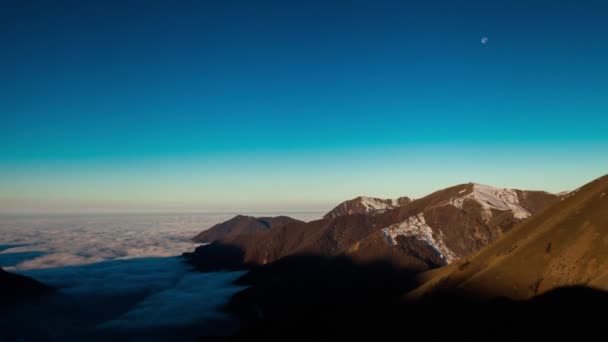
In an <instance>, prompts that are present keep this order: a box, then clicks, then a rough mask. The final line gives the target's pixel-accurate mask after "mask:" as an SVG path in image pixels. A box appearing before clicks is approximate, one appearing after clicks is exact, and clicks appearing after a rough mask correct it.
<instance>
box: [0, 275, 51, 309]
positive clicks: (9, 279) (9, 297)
mask: <svg viewBox="0 0 608 342" xmlns="http://www.w3.org/2000/svg"><path fill="white" fill-rule="evenodd" d="M50 289H51V288H50V287H48V286H46V285H44V284H42V283H40V282H38V281H36V280H34V279H32V278H28V277H25V276H22V275H18V274H13V273H9V272H6V271H5V270H3V269H2V268H0V304H8V303H14V302H17V301H19V300H22V299H26V298H29V297H32V296H37V295H41V294H44V293H46V292H48V291H49V290H50Z"/></svg>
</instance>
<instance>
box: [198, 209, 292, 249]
mask: <svg viewBox="0 0 608 342" xmlns="http://www.w3.org/2000/svg"><path fill="white" fill-rule="evenodd" d="M294 222H302V221H298V220H296V219H292V218H291V217H287V216H277V217H253V216H244V215H237V216H235V217H233V218H232V219H230V220H228V221H225V222H222V223H219V224H216V225H214V226H213V227H211V228H209V229H207V230H205V231H203V232H201V233H199V234H198V235H196V236H195V237H194V238H192V240H194V241H195V242H213V241H223V242H230V241H233V240H234V239H235V238H237V237H239V236H243V235H249V234H255V233H260V232H264V231H267V230H269V229H272V228H276V227H279V226H284V225H286V224H288V223H294Z"/></svg>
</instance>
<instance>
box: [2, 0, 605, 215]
mask: <svg viewBox="0 0 608 342" xmlns="http://www.w3.org/2000/svg"><path fill="white" fill-rule="evenodd" d="M0 6H1V8H0V46H2V57H1V58H0V74H1V75H2V77H0V156H1V157H0V204H1V205H2V207H3V208H4V210H5V211H12V210H26V211H28V210H32V211H36V210H40V211H45V210H62V211H80V210H95V209H107V210H143V209H146V210H197V211H198V210H207V211H217V210H316V209H321V210H323V209H326V208H328V207H330V206H331V205H333V204H335V203H337V202H339V201H341V200H343V199H346V198H349V197H353V196H356V195H359V194H367V195H374V196H386V197H394V196H400V195H409V196H413V197H418V196H422V195H424V194H427V193H429V192H431V191H433V190H437V189H439V188H442V187H445V186H449V185H454V184H457V183H462V182H468V181H476V182H482V183H488V184H492V185H497V186H508V187H518V188H530V189H545V190H549V191H561V190H565V189H571V188H574V187H577V186H579V185H581V184H582V183H584V182H586V181H588V180H591V179H593V178H595V177H597V176H600V175H602V174H604V173H607V170H608V157H607V155H608V154H606V151H607V150H608V149H607V147H608V134H606V132H608V118H607V117H606V110H607V108H608V87H607V86H606V80H607V79H608V63H606V62H605V61H606V60H608V45H607V44H606V43H605V42H606V41H608V27H607V26H606V25H605V22H604V20H605V18H606V17H608V4H605V2H602V1H563V2H559V3H557V2H553V1H479V2H474V1H458V2H454V1H449V2H448V1H445V2H440V1H419V2H407V1H214V2H205V1H180V2H179V4H175V3H174V2H170V1H132V0H131V1H106V2H93V1H88V2H82V1H33V2H30V1H4V2H2V5H0ZM482 37H487V38H488V41H487V43H486V44H482V43H481V39H482Z"/></svg>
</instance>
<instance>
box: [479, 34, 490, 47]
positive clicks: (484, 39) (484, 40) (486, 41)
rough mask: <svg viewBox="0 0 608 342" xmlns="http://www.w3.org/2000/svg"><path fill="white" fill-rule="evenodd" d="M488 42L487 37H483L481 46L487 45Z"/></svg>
mask: <svg viewBox="0 0 608 342" xmlns="http://www.w3.org/2000/svg"><path fill="white" fill-rule="evenodd" d="M488 40H489V39H488V37H485V36H484V37H481V44H483V45H486V44H488Z"/></svg>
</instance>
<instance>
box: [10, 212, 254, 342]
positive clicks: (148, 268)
mask: <svg viewBox="0 0 608 342" xmlns="http://www.w3.org/2000/svg"><path fill="white" fill-rule="evenodd" d="M232 216H233V215H232V214H216V215H208V214H201V215H181V214H179V215H160V214H145V215H97V216H90V215H87V216H85V215H79V216H57V215H56V216H48V217H39V216H37V217H16V216H12V217H11V216H9V217H6V216H5V217H1V216H0V264H2V265H3V266H9V267H7V268H8V269H10V270H12V271H14V272H17V273H21V274H25V275H27V276H31V277H33V278H35V279H37V280H40V281H42V282H44V283H46V284H49V285H52V286H54V287H56V288H58V289H59V290H58V291H57V294H56V295H55V297H54V298H55V299H51V300H50V304H49V303H44V304H42V303H39V304H37V307H36V309H31V308H25V307H23V308H20V309H19V310H20V311H19V312H15V313H14V314H12V315H10V317H11V319H12V321H11V322H5V323H6V324H5V326H4V329H18V330H16V331H15V332H14V333H15V334H17V335H16V336H21V335H22V334H25V335H26V336H25V337H27V339H33V340H46V339H49V336H51V335H52V334H56V333H57V331H62V332H63V334H64V335H65V338H63V337H64V336H62V338H61V339H62V340H82V339H84V338H85V337H86V338H88V337H90V336H93V335H94V336H99V337H100V339H101V340H108V339H113V338H114V337H115V336H118V339H122V338H124V339H135V340H153V339H156V340H166V339H168V338H169V337H171V336H174V335H172V334H173V332H178V333H179V334H180V336H183V334H184V330H187V331H189V334H190V335H189V336H193V337H196V336H200V335H201V334H204V331H201V329H219V330H220V331H223V330H221V329H223V328H222V327H223V326H224V325H230V324H228V323H226V322H227V321H229V320H228V319H227V317H225V316H224V315H223V314H221V313H220V311H219V310H218V307H219V306H220V305H222V304H224V303H226V302H227V301H228V299H229V298H230V296H232V295H233V294H234V293H235V292H237V291H239V289H240V288H239V287H237V286H234V285H232V282H233V281H234V280H235V279H236V278H238V277H239V276H240V275H242V273H241V272H213V273H200V272H196V271H193V270H192V269H191V267H190V266H189V265H188V264H187V263H185V262H184V261H183V259H182V258H181V257H179V256H180V255H181V254H182V253H183V252H187V251H192V250H193V249H194V248H195V247H196V246H197V244H195V243H193V242H191V241H190V239H191V238H192V237H193V236H194V235H196V234H197V233H199V232H200V231H202V230H204V229H207V228H209V227H210V226H212V225H214V224H216V223H218V222H221V221H224V220H226V219H229V218H231V217H232ZM50 318H52V319H50ZM31 322H39V323H37V324H38V325H37V326H36V329H30V328H31V324H32V323H31ZM222 322H223V323H222ZM0 325H1V324H0ZM18 327H21V328H18ZM23 327H25V328H23ZM201 327H204V328H201ZM159 329H164V332H165V333H166V334H168V335H162V333H163V332H162V331H159ZM172 329H173V330H172ZM176 329H177V330H176ZM151 331H153V333H151ZM27 334H37V335H32V336H27ZM150 334H152V335H150ZM125 336H126V337H125ZM81 337H82V338H81Z"/></svg>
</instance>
